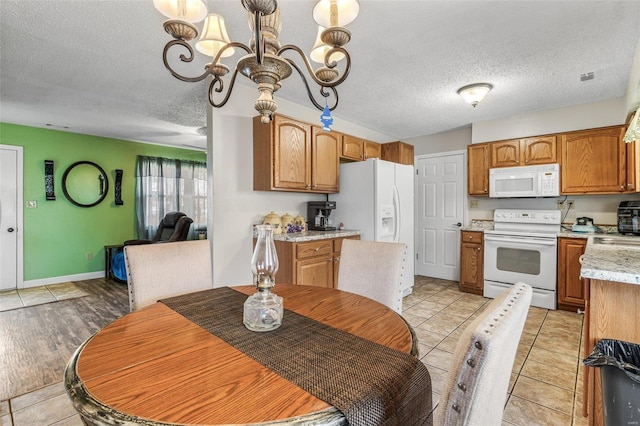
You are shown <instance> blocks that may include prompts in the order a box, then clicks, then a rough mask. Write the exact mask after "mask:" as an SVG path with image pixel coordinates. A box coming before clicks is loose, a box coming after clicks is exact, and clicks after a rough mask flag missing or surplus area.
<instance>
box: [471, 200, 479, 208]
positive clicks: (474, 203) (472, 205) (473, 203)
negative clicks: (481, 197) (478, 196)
mask: <svg viewBox="0 0 640 426" xmlns="http://www.w3.org/2000/svg"><path fill="white" fill-rule="evenodd" d="M469 208H470V209H477V208H478V200H469Z"/></svg>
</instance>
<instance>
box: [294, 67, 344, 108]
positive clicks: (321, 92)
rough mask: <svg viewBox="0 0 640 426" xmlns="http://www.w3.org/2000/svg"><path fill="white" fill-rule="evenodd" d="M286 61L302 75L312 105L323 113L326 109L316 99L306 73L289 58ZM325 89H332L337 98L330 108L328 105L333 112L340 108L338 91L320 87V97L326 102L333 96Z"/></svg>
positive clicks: (333, 88)
mask: <svg viewBox="0 0 640 426" xmlns="http://www.w3.org/2000/svg"><path fill="white" fill-rule="evenodd" d="M285 60H286V61H287V62H289V64H290V65H291V66H292V67H293V68H295V70H296V71H298V74H300V78H301V79H302V82H303V83H304V87H305V88H306V89H307V96H308V97H309V100H310V101H311V103H313V105H314V106H315V107H316V108H318V109H319V110H320V111H322V110H323V109H324V107H323V106H322V104H320V103H318V101H316V99H315V97H314V96H313V94H312V93H311V88H310V87H309V83H308V82H307V79H306V77H305V76H304V73H303V72H302V70H301V69H300V67H298V65H297V64H296V63H295V62H293V60H291V59H289V58H285ZM325 89H331V91H333V96H334V97H335V102H334V103H333V104H332V105H331V106H329V105H328V104H327V106H329V110H330V111H333V110H334V109H336V107H337V106H338V91H337V90H336V88H335V87H325V86H320V95H322V96H323V97H324V98H325V102H326V101H327V98H329V97H330V96H331V94H330V93H328V92H326V91H325Z"/></svg>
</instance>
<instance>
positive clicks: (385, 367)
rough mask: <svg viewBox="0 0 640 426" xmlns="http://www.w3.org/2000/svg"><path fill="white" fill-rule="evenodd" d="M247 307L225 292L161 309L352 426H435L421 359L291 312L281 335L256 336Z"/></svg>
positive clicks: (193, 296) (193, 297)
mask: <svg viewBox="0 0 640 426" xmlns="http://www.w3.org/2000/svg"><path fill="white" fill-rule="evenodd" d="M246 299H247V295H246V294H243V293H240V292H238V291H235V290H232V289H231V288H228V287H221V288H216V289H212V290H205V291H201V292H197V293H190V294H186V295H183V296H177V297H173V298H169V299H164V300H161V302H162V303H164V304H165V305H167V306H168V307H170V308H171V309H173V310H174V311H176V312H178V313H179V314H181V315H182V316H184V317H185V318H187V319H189V320H190V321H192V322H193V323H195V324H197V325H199V326H200V327H202V328H204V329H205V330H207V331H209V332H210V333H212V334H214V335H215V336H217V337H219V338H220V339H222V340H224V341H225V342H227V343H229V344H230V345H231V346H233V347H235V348H236V349H238V350H240V351H242V352H243V353H244V354H246V355H247V356H249V357H251V358H252V359H254V360H256V361H257V362H259V363H260V364H262V365H264V366H265V367H267V368H269V369H270V370H272V371H274V372H275V373H277V374H278V375H280V376H282V377H284V378H285V379H286V380H288V381H290V382H292V383H293V384H295V385H296V386H298V387H300V388H302V389H304V390H305V391H307V392H309V393H310V394H312V395H314V396H315V397H316V398H319V399H321V400H323V401H325V402H327V403H328V404H331V405H332V406H334V407H336V408H337V409H338V410H340V411H341V412H342V413H343V414H344V416H345V417H346V418H347V420H348V422H349V424H350V425H353V426H373V425H401V426H408V425H431V424H432V418H431V417H430V413H431V404H432V401H431V377H430V376H429V372H428V371H427V368H426V367H425V366H424V365H423V364H422V363H421V362H420V361H419V360H418V359H416V358H415V357H413V356H411V355H409V354H405V353H403V352H400V351H396V350H394V349H391V348H388V347H386V346H384V345H380V344H378V343H375V342H372V341H369V340H366V339H363V338H361V337H358V336H355V335H353V334H350V333H347V332H345V331H342V330H338V329H336V328H333V327H330V326H328V325H325V324H322V323H320V322H318V321H315V320H313V319H310V318H307V317H305V316H303V315H299V314H296V313H295V312H293V311H289V310H286V309H285V312H284V318H283V321H282V325H281V326H280V328H278V329H277V330H274V331H270V332H263V333H256V332H253V331H250V330H248V329H247V328H245V326H244V324H243V323H242V314H243V303H244V301H245V300H246ZM359 355H360V356H359Z"/></svg>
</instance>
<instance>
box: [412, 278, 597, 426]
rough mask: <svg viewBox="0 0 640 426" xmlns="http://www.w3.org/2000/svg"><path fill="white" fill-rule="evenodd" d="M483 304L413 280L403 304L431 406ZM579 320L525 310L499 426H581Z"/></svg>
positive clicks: (450, 285) (454, 288) (434, 282)
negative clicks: (428, 386) (428, 376)
mask: <svg viewBox="0 0 640 426" xmlns="http://www.w3.org/2000/svg"><path fill="white" fill-rule="evenodd" d="M488 301H489V299H485V298H484V297H482V296H477V295H473V294H468V293H462V292H460V291H459V290H458V284H457V283H456V282H452V281H446V280H439V279H435V278H427V277H416V284H415V287H414V291H413V294H412V295H410V296H408V297H405V298H404V300H403V316H404V317H405V318H406V319H407V321H408V322H409V323H410V324H411V325H412V326H413V327H414V329H415V332H416V335H417V336H418V340H419V343H420V356H421V360H422V362H423V363H424V364H425V365H427V367H428V368H429V372H430V373H431V379H432V384H433V403H434V406H435V405H436V404H437V402H438V401H439V398H440V392H441V390H442V385H443V383H444V381H445V379H446V375H447V371H448V368H449V362H450V359H451V356H452V354H453V351H454V349H455V345H456V343H457V339H458V338H459V337H460V335H461V334H462V331H463V330H464V329H465V327H466V326H467V325H468V324H469V322H471V321H472V320H473V319H474V318H475V317H476V316H477V315H478V314H479V313H480V312H481V311H482V309H483V308H484V306H485V305H486V304H487V303H488ZM582 320H583V316H582V315H579V314H577V313H572V312H565V311H550V310H548V309H541V308H536V307H531V308H530V309H529V314H528V317H527V321H526V323H525V327H524V331H523V334H522V338H521V339H520V344H519V345H518V353H517V355H516V360H515V362H514V366H513V372H512V374H511V383H510V385H509V396H508V400H507V404H506V408H505V411H504V416H503V422H502V424H503V425H523V426H524V425H527V426H529V425H566V426H573V425H576V426H578V425H586V424H587V423H588V422H587V419H586V418H584V417H582V415H581V410H582V405H581V403H582V368H578V367H579V361H580V360H581V359H582V358H583V356H582V354H581V353H580V341H581V335H582Z"/></svg>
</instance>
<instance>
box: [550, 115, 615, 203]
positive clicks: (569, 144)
mask: <svg viewBox="0 0 640 426" xmlns="http://www.w3.org/2000/svg"><path fill="white" fill-rule="evenodd" d="M623 135H624V127H623V126H616V127H607V128H603V129H593V130H587V131H581V132H571V133H566V134H563V135H560V153H561V164H562V167H561V175H562V179H561V189H560V192H561V193H563V194H582V193H586V192H589V193H619V192H624V191H626V188H627V181H626V178H627V174H626V169H627V148H626V146H625V143H624V142H623V141H622V136H623Z"/></svg>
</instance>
